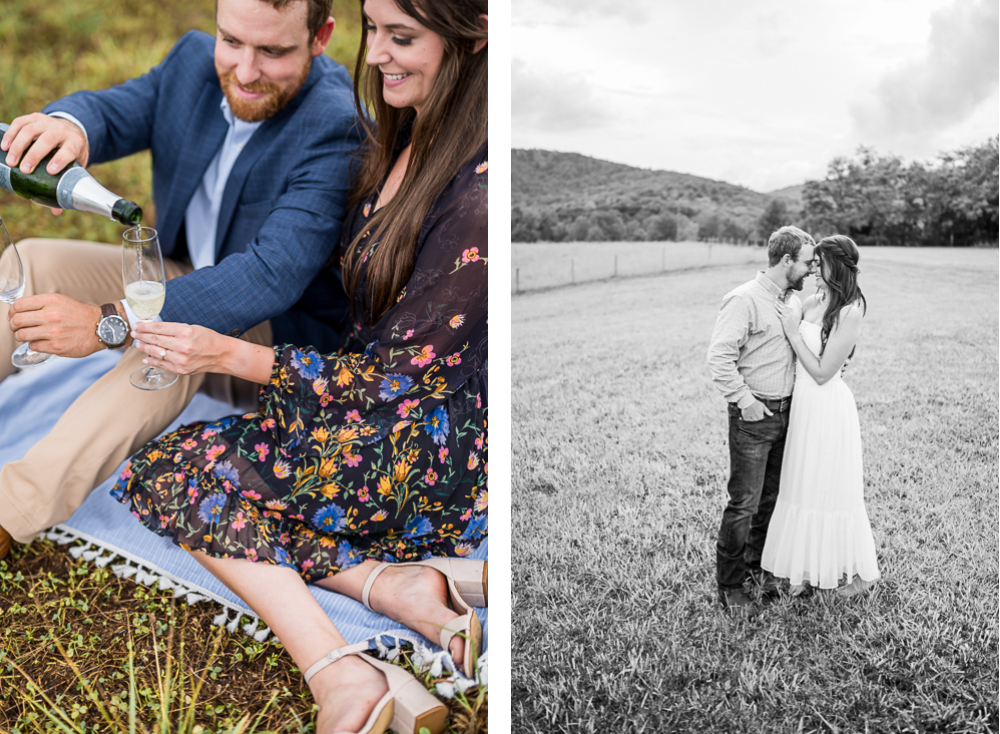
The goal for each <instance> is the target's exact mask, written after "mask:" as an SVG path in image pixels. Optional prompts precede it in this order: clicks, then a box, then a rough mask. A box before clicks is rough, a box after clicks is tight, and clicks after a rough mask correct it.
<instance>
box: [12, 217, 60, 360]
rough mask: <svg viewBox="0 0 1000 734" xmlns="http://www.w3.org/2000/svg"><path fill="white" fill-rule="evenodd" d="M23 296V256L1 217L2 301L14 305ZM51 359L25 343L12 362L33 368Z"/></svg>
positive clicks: (16, 351)
mask: <svg viewBox="0 0 1000 734" xmlns="http://www.w3.org/2000/svg"><path fill="white" fill-rule="evenodd" d="M23 295H24V268H23V267H21V256H20V255H19V254H18V252H17V248H16V247H14V240H13V239H11V236H10V233H9V232H7V226H6V225H5V224H4V223H3V217H0V301H3V302H4V303H8V304H9V303H13V302H14V301H16V300H17V299H18V298H20V297H21V296H23ZM51 357H52V355H51V354H45V353H43V352H36V351H35V350H34V349H32V348H31V347H29V346H28V343H27V342H25V343H24V344H22V345H21V346H19V347H18V348H17V349H15V350H14V354H13V355H11V358H10V361H11V363H12V364H13V365H14V366H15V367H31V366H32V365H36V364H41V363H42V362H44V361H46V360H47V359H49V358H51Z"/></svg>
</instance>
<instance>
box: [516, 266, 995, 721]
mask: <svg viewBox="0 0 1000 734" xmlns="http://www.w3.org/2000/svg"><path fill="white" fill-rule="evenodd" d="M865 252H868V251H865ZM944 262H945V265H943V266H936V267H930V266H928V265H927V264H926V258H919V257H914V258H911V259H906V258H905V257H898V256H894V261H893V262H887V261H884V260H880V259H879V258H877V257H872V258H870V259H866V257H865V253H864V252H863V253H862V261H861V270H862V275H861V282H862V287H863V288H864V291H865V293H866V295H867V296H868V303H869V316H868V318H867V319H866V325H865V332H864V334H863V336H862V341H861V344H860V346H859V348H858V352H857V354H856V356H855V359H854V361H853V362H852V364H851V365H850V367H849V369H848V372H847V374H846V376H845V379H846V381H847V382H848V384H849V385H850V386H851V388H852V390H853V391H854V394H855V396H856V399H857V403H858V408H859V412H860V416H861V425H862V432H863V441H864V451H865V454H864V457H865V477H866V498H867V505H868V510H869V514H870V516H871V520H872V525H873V529H874V533H875V539H876V545H877V548H878V553H879V562H880V565H881V570H882V573H883V577H884V578H883V581H882V582H881V583H880V584H878V585H877V586H876V587H875V588H874V590H873V592H872V593H870V594H868V595H866V596H864V597H861V598H856V599H840V598H837V597H835V596H831V595H830V594H817V595H816V596H814V597H812V598H811V599H808V600H802V601H790V600H787V599H785V600H782V601H780V602H778V603H776V604H774V605H772V606H769V607H767V608H765V609H764V610H763V611H762V613H761V614H759V615H758V616H756V617H755V618H752V619H749V620H743V619H734V618H731V617H730V616H728V615H727V614H726V613H724V612H722V611H721V610H720V609H719V608H718V605H717V602H716V600H715V536H716V533H717V530H718V524H719V520H720V518H721V513H722V509H723V507H724V506H725V501H726V490H725V483H726V479H727V476H728V450H727V443H726V441H727V439H726V413H725V403H724V401H723V400H722V398H721V397H720V396H719V394H718V393H717V391H716V389H715V388H714V386H713V385H712V384H711V382H710V378H709V375H708V371H707V367H706V366H705V353H706V350H707V346H708V339H709V336H710V334H711V330H712V326H713V323H714V320H715V315H716V312H717V309H718V304H719V301H720V299H721V297H722V295H723V294H724V293H726V292H727V291H728V290H730V289H731V288H733V287H735V286H736V285H738V284H740V283H742V282H744V281H746V280H748V279H749V278H750V277H752V276H753V272H754V268H753V267H737V266H726V267H721V268H718V269H710V270H703V271H697V272H687V273H675V274H667V275H661V276H651V277H646V278H635V279H628V280H626V279H623V280H619V281H610V282H605V283H596V284H588V285H581V286H576V287H572V288H565V289H560V290H555V291H550V292H547V293H539V294H528V295H522V296H519V297H515V299H514V301H513V323H512V337H513V338H512V343H513V346H514V354H513V359H512V365H513V397H512V400H513V405H512V415H513V416H514V426H513V436H514V446H513V452H512V455H513V466H512V475H513V477H514V487H513V502H514V507H513V528H512V538H513V544H514V545H513V552H512V556H513V558H512V568H513V574H514V576H513V579H512V588H513V590H514V605H513V614H512V616H513V619H512V625H513V630H512V639H513V640H514V650H513V673H512V676H513V677H512V691H513V711H512V715H513V720H514V724H515V725H514V729H515V730H516V731H520V732H589V731H594V732H607V731H630V732H631V731H636V732H638V731H647V732H665V731H677V732H751V731H752V732H800V731H801V732H983V731H996V730H997V729H998V690H997V680H998V657H997V619H998V608H997V586H998V560H997V547H998V524H997V504H998V503H997V451H998V441H997V434H998V422H997V407H998V395H997V379H996V375H997V327H998V323H997V308H996V303H997V297H998V277H997V276H998V268H997V256H996V251H995V250H994V251H992V252H984V251H978V252H976V251H960V252H953V253H952V254H950V255H947V256H946V257H945V258H944Z"/></svg>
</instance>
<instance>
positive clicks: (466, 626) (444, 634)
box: [441, 614, 472, 652]
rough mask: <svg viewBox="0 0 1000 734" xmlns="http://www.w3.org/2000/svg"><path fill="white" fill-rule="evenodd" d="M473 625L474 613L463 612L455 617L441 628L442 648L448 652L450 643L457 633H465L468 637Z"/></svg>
mask: <svg viewBox="0 0 1000 734" xmlns="http://www.w3.org/2000/svg"><path fill="white" fill-rule="evenodd" d="M471 627H472V615H471V614H463V615H462V616H460V617H455V618H454V619H453V620H451V621H450V622H448V623H447V624H445V625H444V626H443V627H442V628H441V649H442V650H444V651H445V652H448V645H450V644H451V640H452V638H453V637H454V636H455V635H457V634H464V635H465V636H466V638H468V636H469V633H470V631H471Z"/></svg>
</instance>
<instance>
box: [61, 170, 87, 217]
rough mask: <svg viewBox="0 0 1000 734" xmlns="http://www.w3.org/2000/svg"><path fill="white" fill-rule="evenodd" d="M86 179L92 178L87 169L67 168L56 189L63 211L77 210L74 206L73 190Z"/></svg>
mask: <svg viewBox="0 0 1000 734" xmlns="http://www.w3.org/2000/svg"><path fill="white" fill-rule="evenodd" d="M84 178H90V174H89V173H87V169H85V168H67V169H66V172H65V173H64V174H63V176H62V178H60V179H59V185H58V186H57V187H56V200H57V201H58V202H59V208H61V209H76V206H75V205H74V204H73V188H74V187H75V186H76V185H77V183H78V182H79V181H80V180H81V179H84Z"/></svg>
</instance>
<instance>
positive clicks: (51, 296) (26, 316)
mask: <svg viewBox="0 0 1000 734" xmlns="http://www.w3.org/2000/svg"><path fill="white" fill-rule="evenodd" d="M7 318H8V320H9V321H10V330H11V331H13V332H14V337H15V338H16V339H17V340H18V341H22V342H25V341H26V342H28V345H29V346H30V347H31V348H32V349H34V350H35V351H36V352H45V353H46V354H58V355H61V356H63V357H86V356H87V355H88V354H93V353H94V352H97V351H100V350H101V349H104V345H103V344H102V343H101V341H100V340H99V339H98V338H97V322H98V321H100V320H101V307H100V306H92V305H90V304H87V303H80V302H79V301H77V300H76V299H73V298H70V297H69V296H63V295H59V294H58V293H46V294H44V295H39V296H25V297H24V298H18V299H17V300H16V301H14V303H13V304H12V305H11V307H10V310H9V311H8V312H7Z"/></svg>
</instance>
